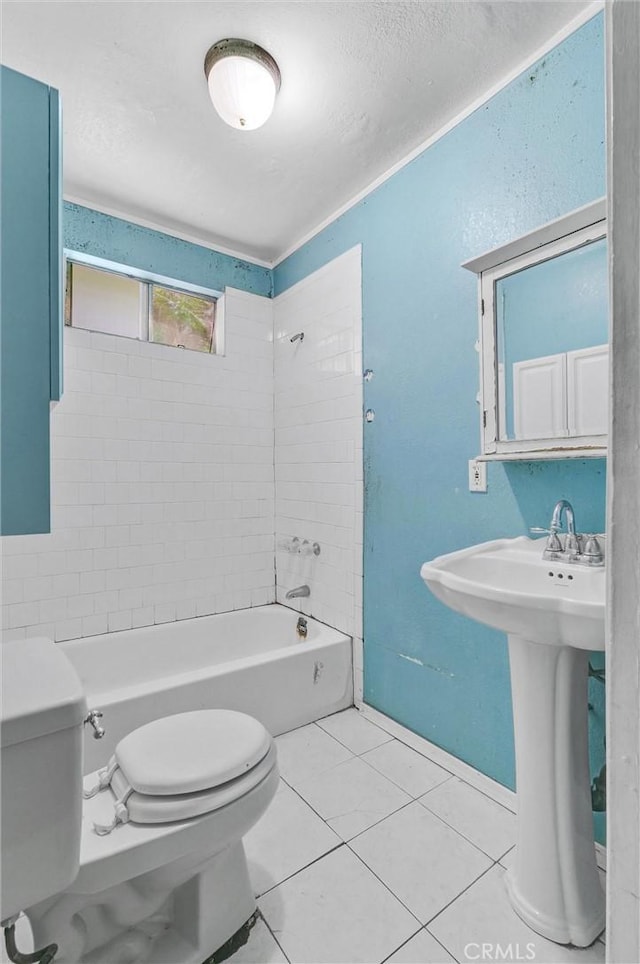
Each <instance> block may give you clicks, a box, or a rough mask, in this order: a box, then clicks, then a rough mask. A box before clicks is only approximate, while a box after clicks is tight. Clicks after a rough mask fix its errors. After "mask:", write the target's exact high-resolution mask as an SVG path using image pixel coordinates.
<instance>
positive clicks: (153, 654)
mask: <svg viewBox="0 0 640 964" xmlns="http://www.w3.org/2000/svg"><path fill="white" fill-rule="evenodd" d="M298 616H299V613H297V612H295V611H294V610H292V609H287V607H286V606H279V605H272V606H259V607H256V608H254V609H244V610H241V611H239V612H233V613H222V614H220V615H217V616H201V617H199V618H197V619H185V620H181V621H179V622H174V623H164V624H163V625H160V626H150V627H145V628H142V629H132V630H126V631H123V632H118V633H107V634H105V635H102V636H91V637H88V638H85V639H76V640H72V641H69V642H65V643H59V644H58V645H59V646H60V647H61V648H62V649H63V650H64V652H65V653H66V655H67V656H68V658H69V659H70V660H71V662H72V663H73V665H74V666H75V668H76V671H77V672H78V675H79V676H80V679H81V680H82V682H83V684H84V688H85V692H86V694H87V701H88V703H89V709H95V710H100V711H101V712H102V713H103V714H104V715H103V717H102V720H101V721H100V722H101V724H102V726H103V727H104V729H105V731H106V733H105V736H104V737H103V738H102V739H101V740H95V739H93V738H92V732H93V731H92V730H91V728H90V727H89V726H87V727H86V729H85V760H84V767H85V772H87V773H89V772H91V771H92V770H95V769H96V768H97V767H100V766H104V765H105V763H107V761H108V759H109V757H110V756H111V754H112V753H113V750H114V747H115V746H116V744H117V743H118V741H119V740H120V739H121V738H122V737H123V736H125V735H126V734H127V733H129V732H131V730H133V729H135V727H137V726H141V725H142V724H143V723H148V722H149V721H150V720H154V719H157V718H158V717H160V716H168V715H170V714H172V713H183V712H185V711H187V710H197V709H214V708H217V707H220V708H223V709H230V710H241V711H243V712H245V713H250V714H251V715H252V716H255V717H257V718H258V719H259V720H261V721H262V723H264V725H265V726H266V727H267V729H268V730H269V731H270V733H272V734H273V735H274V736H277V735H278V734H279V733H285V732H286V731H287V730H292V729H294V728H295V727H297V726H302V725H303V724H304V723H310V722H312V721H313V720H317V719H320V718H321V717H323V716H326V715H328V714H329V713H333V712H336V711H337V710H341V709H344V708H345V707H347V706H351V704H352V703H353V678H352V671H351V638H350V637H349V636H345V635H344V634H343V633H340V632H338V631H337V630H335V629H331V628H329V627H328V626H325V625H323V624H322V623H319V622H316V621H315V620H313V619H311V618H308V636H307V638H306V639H304V640H302V639H300V638H299V637H298V634H297V633H296V622H297V619H298Z"/></svg>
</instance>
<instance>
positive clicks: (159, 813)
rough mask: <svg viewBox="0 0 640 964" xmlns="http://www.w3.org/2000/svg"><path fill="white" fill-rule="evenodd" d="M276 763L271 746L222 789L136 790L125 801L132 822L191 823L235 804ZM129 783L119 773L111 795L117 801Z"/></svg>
mask: <svg viewBox="0 0 640 964" xmlns="http://www.w3.org/2000/svg"><path fill="white" fill-rule="evenodd" d="M275 762H276V748H275V745H272V746H271V747H270V748H269V750H267V754H266V756H265V757H263V759H262V760H261V761H260V763H258V764H257V765H256V766H254V767H252V768H251V769H250V770H247V772H246V773H243V774H242V776H239V777H236V778H235V779H234V780H229V781H228V782H227V783H223V784H222V785H221V786H217V787H212V788H210V789H208V790H198V791H196V792H195V793H177V794H162V795H159V796H152V795H150V794H146V793H138V791H136V790H133V791H132V792H131V793H129V794H128V796H127V798H126V807H127V811H128V814H129V820H130V821H131V822H132V823H173V822H174V821H176V820H188V819H190V818H191V817H198V816H200V815H202V814H204V813H211V812H212V811H213V810H219V809H220V807H226V806H227V805H228V804H229V803H233V801H234V800H237V799H238V798H239V797H241V796H243V795H244V794H245V793H248V792H249V791H250V790H252V789H253V788H254V787H255V786H257V784H258V783H260V781H261V780H263V779H264V778H265V777H266V776H267V774H268V773H269V772H270V771H271V770H272V769H273V767H274V766H275ZM127 786H128V785H127V781H126V779H125V777H124V775H123V773H122V771H120V770H117V771H116V772H115V774H114V776H113V778H112V781H111V792H112V793H113V795H114V797H115V798H116V800H119V799H121V798H122V797H123V796H124V795H125V794H126V792H127Z"/></svg>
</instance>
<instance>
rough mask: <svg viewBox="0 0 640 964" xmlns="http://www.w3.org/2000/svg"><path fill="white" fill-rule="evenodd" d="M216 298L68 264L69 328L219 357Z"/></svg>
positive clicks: (127, 272) (166, 281)
mask: <svg viewBox="0 0 640 964" xmlns="http://www.w3.org/2000/svg"><path fill="white" fill-rule="evenodd" d="M217 297H218V295H217V293H216V292H213V291H206V289H200V288H196V287H195V286H192V285H185V286H184V287H183V286H182V285H180V283H179V282H173V281H170V280H169V279H166V278H157V277H151V276H144V277H142V276H138V275H136V274H135V273H131V272H130V269H126V268H124V267H123V268H122V270H121V271H116V270H112V269H111V268H109V269H106V268H104V267H101V266H96V265H94V264H86V263H82V262H80V261H76V260H75V259H74V258H73V257H72V256H69V257H68V259H67V289H66V298H65V324H67V325H70V326H72V327H74V328H85V329H88V330H90V331H101V332H105V333H106V334H109V335H120V336H122V337H125V338H137V339H139V340H141V341H150V342H154V343H156V344H160V345H172V346H173V347H175V348H185V349H188V350H190V351H202V352H208V353H211V354H215V353H216V352H219V351H220V343H219V342H220V339H219V338H218V337H217V335H218V332H217V329H216V300H217Z"/></svg>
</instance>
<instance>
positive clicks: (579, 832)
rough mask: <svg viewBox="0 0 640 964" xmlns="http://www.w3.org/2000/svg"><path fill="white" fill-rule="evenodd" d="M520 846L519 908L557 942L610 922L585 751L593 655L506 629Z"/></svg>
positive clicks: (577, 938)
mask: <svg viewBox="0 0 640 964" xmlns="http://www.w3.org/2000/svg"><path fill="white" fill-rule="evenodd" d="M509 661H510V667H511V689H512V698H513V719H514V729H515V745H516V785H517V799H518V843H517V848H516V859H515V863H514V866H513V868H512V869H511V870H510V871H508V872H507V875H506V883H507V889H508V892H509V897H510V899H511V903H512V905H513V907H514V910H515V911H516V913H517V914H518V915H519V916H520V917H521V918H522V919H523V920H524V921H525V922H526V923H527V924H528V925H529V926H530V927H531V928H532V929H533V930H534V931H536V933H538V934H541V935H542V936H543V937H547V938H549V940H552V941H556V942H558V943H559V944H574V945H576V946H578V947H586V946H587V945H589V944H591V943H592V942H593V941H594V940H595V939H596V937H597V936H598V935H599V934H600V933H601V931H602V930H603V928H604V925H605V900H604V892H603V890H602V886H601V884H600V879H599V876H598V868H597V864H596V856H595V846H594V840H593V818H592V811H591V792H590V779H589V757H588V742H587V741H588V704H587V679H588V668H589V653H588V652H587V651H585V650H579V649H574V648H573V647H569V646H551V645H545V644H541V643H539V642H530V641H529V640H526V639H522V638H520V637H519V636H509Z"/></svg>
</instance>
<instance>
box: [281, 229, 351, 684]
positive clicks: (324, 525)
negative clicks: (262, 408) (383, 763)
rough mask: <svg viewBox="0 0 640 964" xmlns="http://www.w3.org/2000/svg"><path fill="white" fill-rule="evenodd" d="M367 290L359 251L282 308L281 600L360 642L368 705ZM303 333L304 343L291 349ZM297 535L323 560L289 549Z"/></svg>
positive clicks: (301, 287) (309, 281)
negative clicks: (300, 593)
mask: <svg viewBox="0 0 640 964" xmlns="http://www.w3.org/2000/svg"><path fill="white" fill-rule="evenodd" d="M361 292H362V283H361V249H360V247H359V246H358V247H356V248H353V249H351V250H350V251H348V252H347V253H346V254H343V255H341V256H340V257H339V258H336V259H335V260H334V261H332V262H330V263H329V264H327V265H325V266H324V267H323V268H321V269H320V270H318V271H316V272H315V273H314V274H312V275H310V276H309V277H307V278H305V279H304V280H303V281H301V282H299V283H298V284H297V285H295V286H294V287H292V288H289V289H288V290H287V291H286V292H284V293H283V294H282V295H280V296H279V297H278V298H276V299H275V302H274V333H275V336H274V350H275V469H276V560H277V566H276V570H277V599H278V602H285V601H286V600H285V596H286V593H287V591H288V590H289V589H292V588H294V587H296V586H300V585H305V584H306V585H308V586H309V587H310V589H311V595H310V596H309V597H307V598H298V599H293V600H290V601H288V602H287V605H290V606H294V607H295V608H296V609H299V610H300V612H303V613H307V614H309V615H313V616H314V617H315V618H316V619H319V620H321V621H322V622H325V623H328V624H329V625H330V626H334V627H335V628H336V629H340V630H342V632H345V633H348V634H349V635H350V636H352V637H353V638H354V646H353V652H354V681H355V698H356V702H357V703H360V702H362V662H363V661H362V525H363V522H362V520H363V511H362V488H363V460H362V295H361ZM299 332H304V339H303V340H300V339H298V340H297V341H294V342H292V341H291V338H292V336H293V335H295V334H297V333H299ZM295 536H297V537H298V538H299V539H300V540H301V541H302V540H304V539H307V540H308V541H309V542H311V543H313V542H317V543H318V544H319V545H320V550H321V551H320V555H319V556H315V555H300V554H295V553H291V552H287V551H286V549H285V548H283V547H284V545H286V544H287V543H288V542H289V541H290V540H291V539H293V538H294V537H295Z"/></svg>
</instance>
